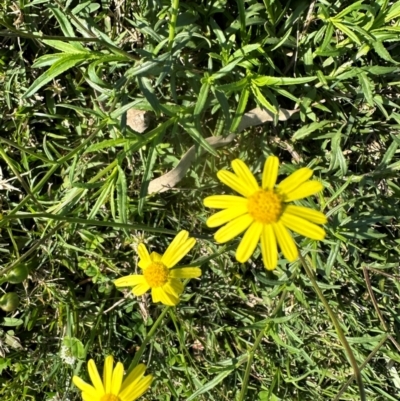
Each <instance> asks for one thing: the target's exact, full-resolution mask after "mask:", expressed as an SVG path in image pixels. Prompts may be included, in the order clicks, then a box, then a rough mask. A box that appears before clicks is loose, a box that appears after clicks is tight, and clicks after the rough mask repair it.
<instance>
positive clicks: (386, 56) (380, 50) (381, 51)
mask: <svg viewBox="0 0 400 401" xmlns="http://www.w3.org/2000/svg"><path fill="white" fill-rule="evenodd" d="M372 46H373V48H374V50H375V51H376V53H377V54H378V56H379V57H381V58H382V59H383V60H385V61H389V62H391V63H393V64H399V63H398V62H397V61H396V60H394V59H393V58H392V56H391V55H390V53H389V52H388V51H387V50H386V47H385V46H384V45H383V43H382V42H381V41H375V42H373V43H372Z"/></svg>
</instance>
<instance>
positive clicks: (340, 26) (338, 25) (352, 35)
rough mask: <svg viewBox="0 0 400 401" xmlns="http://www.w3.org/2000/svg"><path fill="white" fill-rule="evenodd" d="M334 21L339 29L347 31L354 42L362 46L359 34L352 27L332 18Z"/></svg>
mask: <svg viewBox="0 0 400 401" xmlns="http://www.w3.org/2000/svg"><path fill="white" fill-rule="evenodd" d="M332 23H333V24H334V25H335V27H336V28H337V29H339V30H341V31H342V32H343V33H345V34H346V35H347V36H348V37H349V38H350V39H351V40H352V41H353V42H355V43H357V44H358V45H360V46H361V42H360V39H359V38H358V36H357V35H356V34H355V33H354V32H353V31H352V30H351V29H350V28H348V27H347V26H346V25H344V24H342V23H340V22H336V21H333V20H332Z"/></svg>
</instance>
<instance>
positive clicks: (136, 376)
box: [72, 355, 153, 401]
mask: <svg viewBox="0 0 400 401" xmlns="http://www.w3.org/2000/svg"><path fill="white" fill-rule="evenodd" d="M113 363H114V358H113V357H112V356H111V355H110V356H108V357H107V358H106V361H105V363H104V369H103V381H102V380H101V378H100V375H99V371H98V370H97V368H96V364H95V363H94V360H93V359H91V360H90V361H89V362H88V372H89V376H90V380H91V381H92V384H93V385H92V386H91V385H90V384H87V383H86V382H84V381H83V380H82V379H81V378H79V377H78V376H74V377H73V378H72V381H73V382H74V384H75V386H76V387H78V388H79V390H81V391H82V398H83V401H135V400H137V399H138V398H139V397H140V396H141V395H142V394H143V393H144V392H145V391H147V389H148V388H149V387H150V384H151V382H152V380H153V376H152V375H148V376H143V375H144V372H145V370H146V365H143V364H140V365H138V366H136V367H135V368H134V369H133V370H132V372H131V373H129V375H128V376H127V377H125V379H124V381H122V377H123V375H124V365H122V363H121V362H118V363H117V364H116V366H115V368H114V369H113Z"/></svg>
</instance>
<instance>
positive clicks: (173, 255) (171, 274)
mask: <svg viewBox="0 0 400 401" xmlns="http://www.w3.org/2000/svg"><path fill="white" fill-rule="evenodd" d="M195 243H196V240H195V239H194V238H189V233H188V232H187V231H184V230H183V231H181V232H180V233H178V235H177V236H176V237H175V238H174V239H173V241H172V242H171V243H170V245H169V246H168V248H167V250H166V251H165V253H164V255H160V254H158V253H157V252H152V253H151V254H149V252H148V250H147V248H146V246H145V245H144V244H139V246H138V253H139V258H140V260H139V263H138V266H139V267H140V268H141V269H142V270H143V275H139V274H132V275H130V276H125V277H121V278H119V279H117V280H115V281H114V284H115V285H116V286H117V287H133V288H132V292H133V293H134V294H135V295H136V296H140V295H143V294H144V293H145V292H146V291H148V290H149V289H150V288H151V295H152V298H153V302H162V303H163V304H164V305H170V306H174V305H177V304H178V303H179V296H180V295H181V294H182V292H183V284H182V281H181V279H186V278H196V277H200V276H201V269H199V268H198V267H180V268H177V269H172V267H174V266H175V265H176V264H177V263H178V262H179V261H180V260H181V259H182V258H183V257H184V256H186V255H187V254H188V253H189V252H190V250H191V249H192V248H193V246H194V244H195Z"/></svg>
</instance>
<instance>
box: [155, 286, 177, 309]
mask: <svg viewBox="0 0 400 401" xmlns="http://www.w3.org/2000/svg"><path fill="white" fill-rule="evenodd" d="M160 290H161V291H160V301H161V302H162V303H163V304H164V305H167V306H175V305H178V303H179V298H177V297H175V296H173V295H172V294H169V293H168V292H165V291H164V290H163V289H162V288H160Z"/></svg>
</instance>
